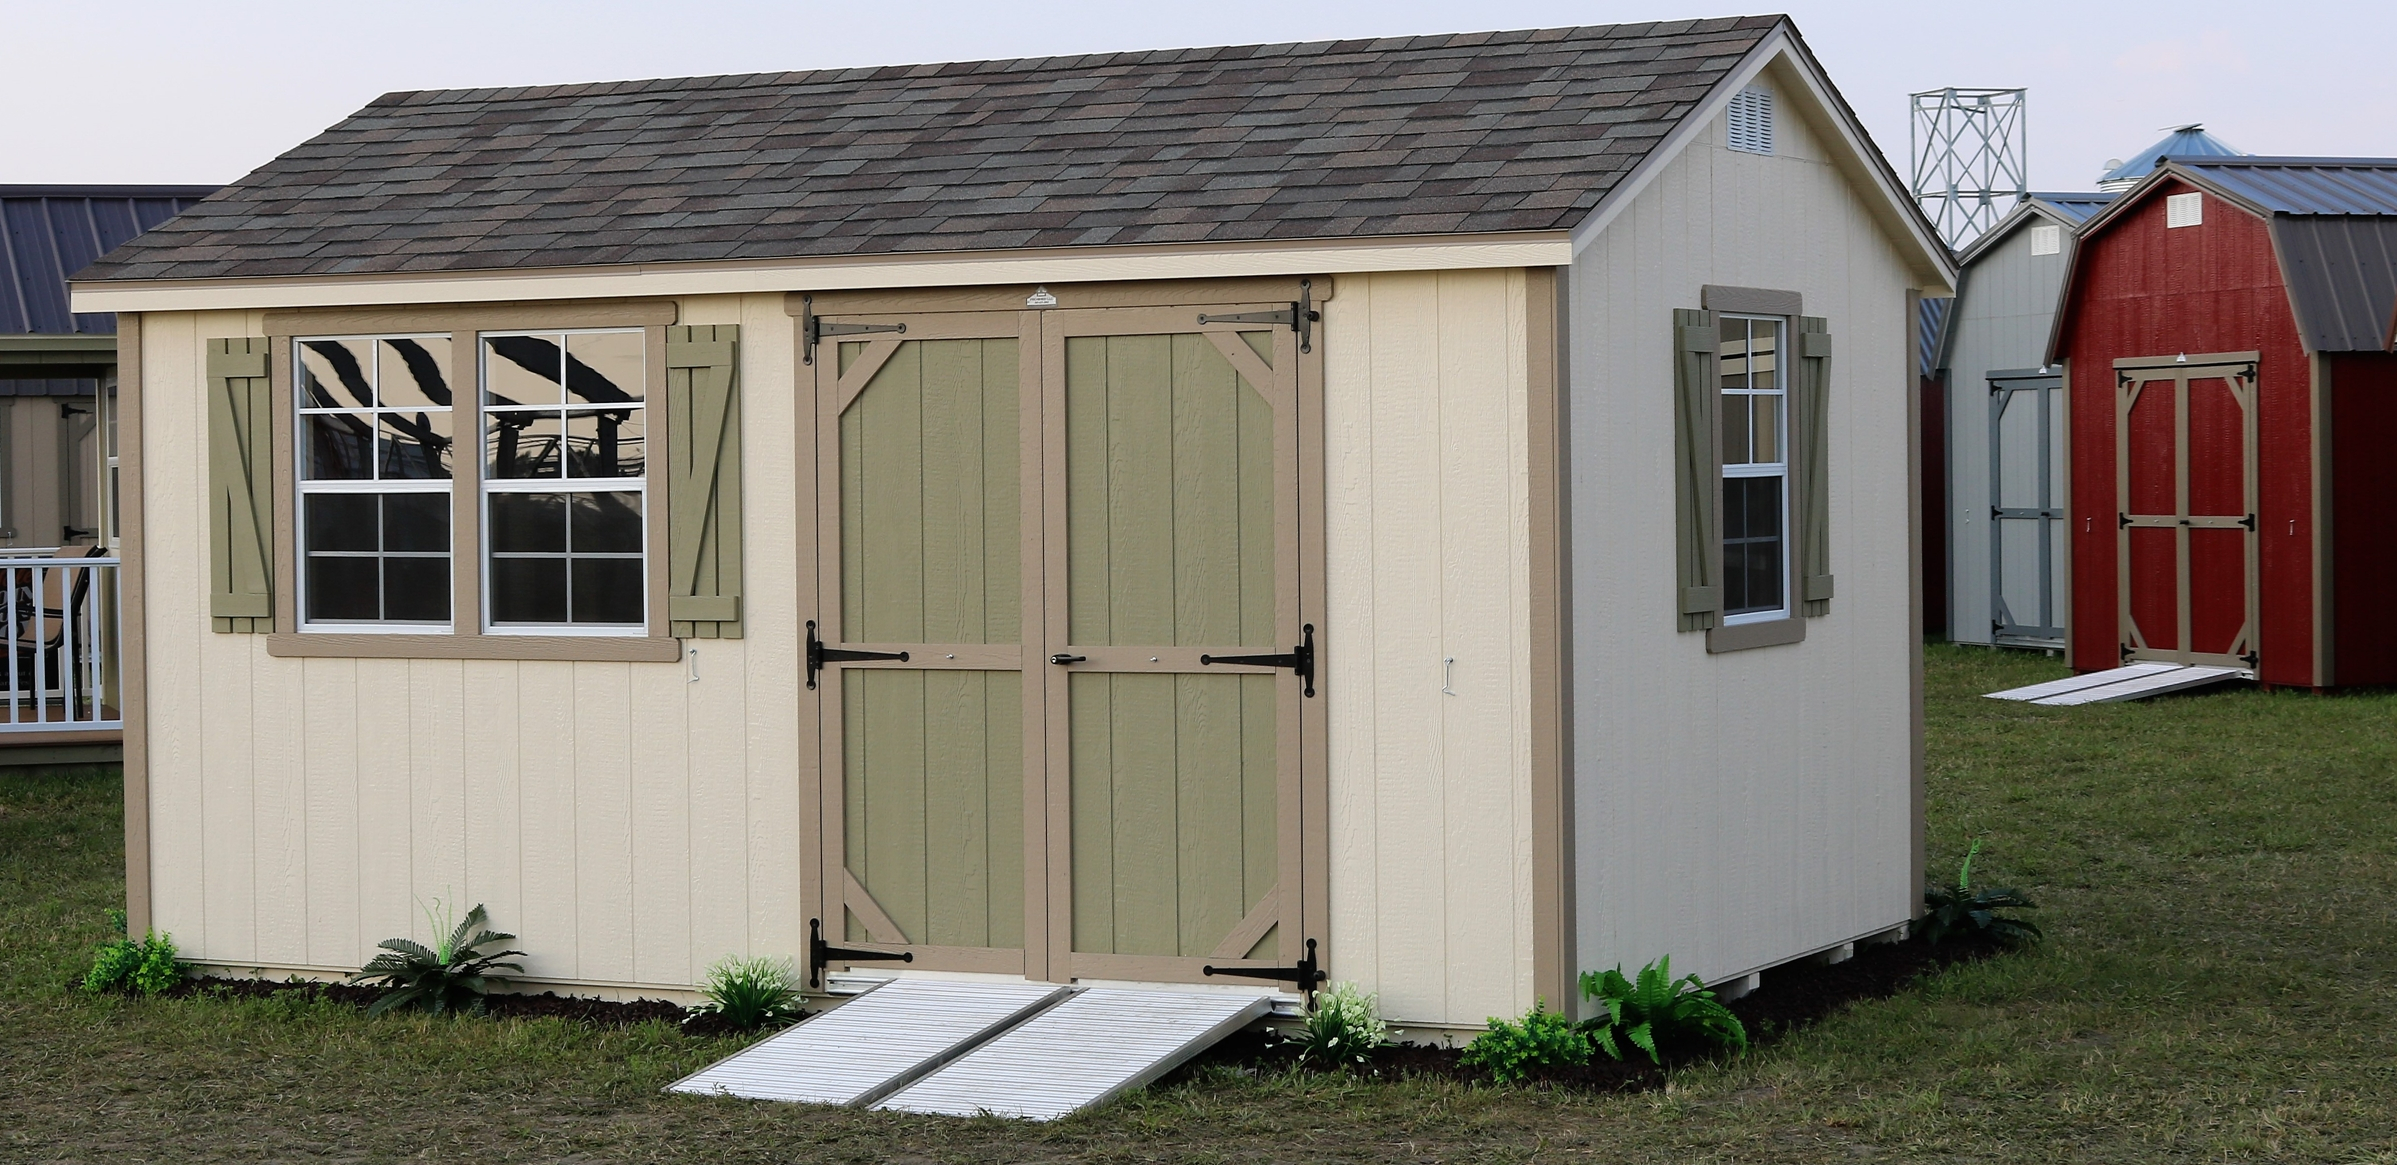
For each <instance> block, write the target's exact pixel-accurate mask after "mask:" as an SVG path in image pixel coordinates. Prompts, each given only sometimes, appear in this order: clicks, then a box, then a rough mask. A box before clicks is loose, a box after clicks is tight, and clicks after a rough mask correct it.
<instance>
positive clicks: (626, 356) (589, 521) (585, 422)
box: [481, 328, 649, 635]
mask: <svg viewBox="0 0 2397 1165" xmlns="http://www.w3.org/2000/svg"><path fill="white" fill-rule="evenodd" d="M642 347H643V337H642V333H641V330H640V329H638V328H619V329H608V330H594V331H561V332H514V333H493V332H486V333H483V336H482V354H481V367H482V379H483V384H482V404H483V418H482V419H483V503H484V504H483V552H484V569H483V610H484V613H485V614H484V622H485V624H486V626H487V627H488V628H489V629H490V630H493V631H505V632H508V633H514V634H527V633H530V634H564V635H576V634H581V635H593V634H597V635H640V634H643V633H645V632H646V629H647V626H648V619H649V610H648V586H647V581H646V580H647V578H648V567H647V562H648V553H649V539H648V523H647V522H646V521H645V520H644V519H643V514H644V512H645V511H646V509H647V500H648V498H647V492H648V490H647V484H648V458H647V457H646V456H645V450H646V444H645V432H646V424H645V420H646V414H645V411H644V410H645V409H646V407H647V404H646V401H645V400H644V397H645V395H646V394H645V388H644V386H645V385H646V383H647V379H646V376H647V373H646V367H645V364H644V355H643V351H642Z"/></svg>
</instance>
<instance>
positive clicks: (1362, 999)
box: [1283, 983, 1390, 1067]
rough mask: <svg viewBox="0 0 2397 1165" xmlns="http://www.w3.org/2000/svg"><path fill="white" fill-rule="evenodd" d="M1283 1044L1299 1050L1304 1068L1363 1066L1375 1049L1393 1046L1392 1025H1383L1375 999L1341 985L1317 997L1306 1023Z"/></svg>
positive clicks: (1320, 992)
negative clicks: (1305, 1065)
mask: <svg viewBox="0 0 2397 1165" xmlns="http://www.w3.org/2000/svg"><path fill="white" fill-rule="evenodd" d="M1283 1042H1284V1043H1287V1044H1295V1045H1297V1046H1298V1062H1299V1063H1301V1064H1316V1065H1321V1066H1324V1067H1330V1066H1331V1065H1334V1064H1362V1063H1364V1062H1365V1061H1366V1060H1367V1059H1370V1058H1371V1057H1372V1055H1373V1050H1374V1049H1375V1048H1379V1047H1381V1046H1382V1045H1384V1044H1387V1043H1389V1042H1390V1025H1389V1024H1387V1023H1384V1022H1382V1009H1381V1005H1380V1003H1379V1002H1378V1001H1377V1000H1376V999H1375V998H1374V997H1373V996H1371V995H1368V994H1366V993H1365V992H1363V991H1361V990H1359V989H1358V988H1357V985H1356V984H1354V983H1339V984H1335V985H1333V986H1332V988H1331V989H1330V990H1328V991H1319V992H1317V993H1316V994H1315V1006H1314V1008H1313V1009H1312V1010H1310V1011H1308V1012H1307V1018H1306V1022H1305V1023H1302V1024H1300V1025H1299V1029H1298V1031H1297V1032H1295V1033H1293V1034H1292V1035H1291V1036H1290V1037H1289V1038H1288V1039H1286V1040H1284V1041H1283Z"/></svg>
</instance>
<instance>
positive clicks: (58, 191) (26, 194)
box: [0, 183, 224, 198]
mask: <svg viewBox="0 0 2397 1165" xmlns="http://www.w3.org/2000/svg"><path fill="white" fill-rule="evenodd" d="M222 189H224V186H222V185H216V186H202V185H186V184H181V183H167V184H163V185H155V186H153V185H146V184H138V183H137V184H130V185H116V186H70V185H64V184H59V183H25V184H10V183H0V198H185V197H189V198H206V197H208V196H209V195H211V194H214V193H216V192H217V191H219V190H222Z"/></svg>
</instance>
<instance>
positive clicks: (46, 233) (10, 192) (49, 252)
mask: <svg viewBox="0 0 2397 1165" xmlns="http://www.w3.org/2000/svg"><path fill="white" fill-rule="evenodd" d="M215 191H216V187H213V186H0V335H40V336H61V335H75V334H82V335H103V336H104V335H109V334H111V333H113V332H115V331H116V329H117V324H116V317H115V316H113V315H110V314H108V313H106V312H99V313H85V314H83V315H75V314H73V313H71V312H69V311H68V310H67V277H68V276H70V275H73V274H74V273H75V272H77V271H79V270H81V269H83V267H84V266H86V265H87V264H89V263H91V261H92V260H94V259H97V258H99V257H100V256H102V255H105V254H107V253H108V252H109V251H111V250H113V249H115V248H116V247H118V246H121V245H123V244H124V243H126V242H128V241H130V240H132V239H133V238H134V237H135V236H137V235H139V234H141V233H142V232H143V231H147V230H149V229H151V228H152V227H155V226H157V225H158V224H160V223H163V222H165V221H166V220H168V219H170V218H173V217H175V216H176V215H177V214H180V213H182V212H183V210H184V209H185V208H186V207H189V206H191V205H192V204H193V203H196V202H198V201H199V200H201V199H203V198H206V197H207V196H208V195H210V194H212V193H215Z"/></svg>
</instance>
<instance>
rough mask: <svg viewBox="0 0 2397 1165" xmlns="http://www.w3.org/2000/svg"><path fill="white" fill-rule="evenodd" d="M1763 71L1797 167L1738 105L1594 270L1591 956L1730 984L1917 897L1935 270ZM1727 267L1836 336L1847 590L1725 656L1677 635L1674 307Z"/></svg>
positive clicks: (1575, 304) (1583, 683)
mask: <svg viewBox="0 0 2397 1165" xmlns="http://www.w3.org/2000/svg"><path fill="white" fill-rule="evenodd" d="M1778 76H1779V73H1778V71H1776V72H1775V73H1768V74H1767V77H1768V78H1777V77H1778ZM1760 83H1763V84H1770V85H1772V87H1773V88H1775V89H1777V90H1778V91H1779V93H1780V96H1781V100H1779V101H1777V102H1776V105H1777V106H1778V118H1779V122H1778V125H1777V127H1776V134H1775V149H1776V153H1775V155H1774V156H1770V157H1766V156H1759V155H1755V154H1747V153H1736V152H1733V151H1731V150H1729V149H1727V148H1725V146H1724V144H1723V138H1724V133H1723V125H1722V118H1721V117H1720V116H1719V115H1718V116H1717V117H1716V118H1715V119H1714V122H1713V124H1712V125H1710V126H1708V127H1707V128H1706V129H1705V130H1704V132H1703V133H1702V134H1701V135H1700V136H1699V137H1698V138H1697V140H1695V141H1694V142H1693V143H1692V144H1691V145H1690V147H1689V148H1688V149H1687V150H1686V151H1684V152H1683V153H1682V154H1681V155H1680V156H1679V157H1677V158H1675V159H1673V160H1672V161H1671V162H1670V163H1668V164H1667V165H1666V166H1665V167H1664V168H1663V169H1662V170H1661V172H1660V173H1659V174H1658V175H1657V179H1656V181H1654V182H1653V183H1652V184H1651V185H1650V186H1648V187H1647V188H1646V189H1645V190H1643V191H1642V192H1641V193H1640V194H1639V195H1638V196H1637V198H1636V199H1635V200H1634V201H1633V203H1632V204H1631V205H1630V206H1629V207H1627V208H1626V209H1625V212H1624V213H1622V214H1621V215H1619V216H1618V217H1617V218H1615V219H1614V221H1613V222H1612V223H1611V224H1609V225H1608V227H1607V228H1606V229H1605V230H1604V231H1602V232H1601V233H1599V234H1598V235H1597V236H1596V237H1595V238H1593V239H1591V240H1590V241H1589V243H1588V245H1586V246H1585V247H1584V248H1583V249H1582V250H1581V251H1580V252H1579V253H1578V254H1576V255H1575V257H1574V261H1573V267H1572V274H1571V296H1570V310H1571V313H1572V315H1571V320H1570V325H1569V326H1570V336H1571V341H1570V342H1571V351H1572V362H1571V368H1570V372H1569V376H1570V386H1569V389H1568V394H1569V403H1568V405H1567V411H1568V418H1569V419H1568V424H1569V426H1570V430H1569V438H1568V441H1569V452H1568V459H1569V467H1568V475H1569V479H1570V480H1569V485H1568V492H1569V504H1570V507H1571V508H1570V513H1571V522H1572V531H1571V536H1570V542H1571V548H1570V556H1571V557H1570V572H1571V573H1570V579H1571V594H1572V612H1571V621H1572V629H1573V643H1572V657H1571V664H1570V666H1571V668H1572V698H1573V713H1572V715H1573V721H1572V723H1573V734H1574V736H1573V765H1574V777H1573V780H1574V788H1573V798H1574V806H1575V821H1574V839H1573V843H1572V844H1573V852H1574V864H1575V871H1574V877H1575V896H1576V912H1577V935H1576V938H1577V944H1576V954H1577V956H1578V958H1577V966H1576V967H1575V969H1576V970H1586V969H1597V968H1605V967H1612V966H1615V965H1616V964H1618V963H1620V964H1622V965H1623V966H1624V967H1625V968H1626V969H1630V968H1636V967H1638V966H1639V965H1641V964H1642V963H1644V962H1647V961H1649V960H1651V959H1655V958H1657V957H1659V956H1664V955H1670V956H1672V959H1673V970H1674V971H1675V972H1676V973H1691V972H1695V973H1697V974H1699V975H1701V976H1703V977H1705V978H1706V979H1708V980H1710V981H1711V980H1715V979H1719V978H1722V977H1725V976H1731V975H1737V974H1741V973H1744V972H1747V971H1749V970H1753V969H1757V968H1760V967H1764V966H1769V965H1771V964H1774V963H1777V962H1781V961H1783V960H1786V959H1789V958H1792V957H1795V956H1799V955H1803V954H1807V953H1810V952H1812V951H1815V950H1820V949H1823V948H1825V947H1829V946H1833V945H1836V944H1838V943H1841V942H1844V941H1847V940H1850V939H1853V938H1857V937H1860V936H1863V935H1866V934H1869V933H1872V932H1875V931H1879V930H1883V929H1886V928H1889V927H1892V926H1895V925H1897V924H1899V923H1902V922H1904V921H1906V919H1907V918H1908V917H1909V916H1910V914H1911V913H1912V910H1911V908H1912V906H1913V904H1914V901H1915V894H1916V889H1917V888H1916V887H1914V886H1912V885H1910V884H1909V883H1910V881H1911V878H1912V874H1911V872H1910V869H1909V859H1908V851H1909V848H1910V845H1911V840H1910V833H1911V823H1910V797H1909V794H1910V786H1911V775H1910V768H1911V759H1910V740H1911V733H1910V707H1909V676H1910V652H1911V638H1910V635H1909V631H1908V619H1907V612H1908V609H1909V608H1908V590H1909V581H1908V565H1907V555H1908V539H1909V533H1908V522H1907V497H1908V468H1907V442H1908V431H1907V430H1908V409H1907V391H1908V385H1909V375H1908V370H1909V368H1910V367H1911V364H1910V356H1909V354H1908V349H1907V340H1908V332H1907V329H1906V307H1907V305H1906V302H1905V298H1904V294H1905V292H1904V289H1905V288H1906V287H1908V286H1911V285H1913V279H1912V277H1911V276H1910V275H1909V272H1908V269H1907V267H1906V265H1905V263H1904V262H1903V260H1902V259H1901V256H1900V252H1899V251H1898V250H1897V248H1896V247H1895V246H1894V245H1893V243H1892V242H1891V241H1890V239H1889V238H1888V236H1887V235H1886V234H1885V233H1884V229H1883V227H1881V226H1880V225H1879V224H1877V223H1876V221H1875V220H1874V219H1873V218H1872V217H1871V215H1870V214H1869V212H1868V208H1867V204H1866V203H1865V201H1864V199H1863V197H1861V196H1860V195H1859V194H1858V193H1857V191H1856V189H1855V188H1853V187H1852V186H1851V185H1850V180H1849V179H1848V178H1847V177H1846V176H1845V175H1844V174H1843V173H1842V172H1841V171H1840V170H1839V169H1837V168H1835V167H1834V165H1833V164H1832V163H1831V162H1830V161H1829V159H1828V155H1827V152H1826V150H1825V149H1824V147H1823V145H1822V139H1821V137H1820V133H1819V130H1818V127H1817V126H1816V125H1813V124H1810V123H1809V122H1808V120H1807V119H1806V117H1805V116H1803V115H1802V114H1801V112H1800V101H1799V100H1796V99H1793V98H1797V97H1800V96H1802V95H1799V94H1796V93H1794V92H1793V90H1795V89H1796V86H1795V85H1792V84H1782V83H1778V82H1777V81H1776V80H1767V81H1762V82H1760ZM1709 283H1713V284H1725V285H1732V286H1743V287H1761V288H1773V289H1782V290H1793V291H1797V292H1799V293H1801V294H1802V295H1803V296H1804V300H1805V308H1804V310H1805V313H1806V314H1807V315H1814V316H1823V317H1827V318H1828V319H1829V320H1830V327H1831V331H1832V333H1833V336H1834V345H1835V347H1834V356H1833V359H1832V380H1831V418H1830V426H1831V428H1830V456H1831V465H1830V474H1831V477H1830V486H1831V558H1832V561H1831V568H1832V571H1833V573H1834V574H1835V575H1836V577H1837V579H1838V584H1837V585H1838V595H1837V598H1836V599H1834V600H1833V602H1832V606H1831V613H1830V614H1828V615H1825V616H1823V617H1820V618H1815V619H1809V620H1807V621H1806V640H1805V642H1803V643H1801V644H1797V645H1793V646H1781V647H1767V648H1760V649H1754V650H1749V651H1742V652H1733V653H1727V654H1722V655H1709V654H1707V652H1706V642H1705V636H1704V635H1703V634H1699V633H1688V634H1683V633H1679V632H1677V631H1676V630H1675V602H1674V597H1675V581H1674V562H1675V555H1674V498H1673V450H1672V442H1671V434H1672V432H1673V412H1672V408H1673V366H1672V359H1673V353H1674V336H1673V317H1672V309H1674V308H1685V307H1686V308H1695V307H1698V306H1700V302H1699V296H1700V288H1701V286H1702V285H1705V284H1709ZM1342 294H1343V295H1344V296H1345V294H1346V292H1345V289H1344V290H1343V293H1342Z"/></svg>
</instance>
